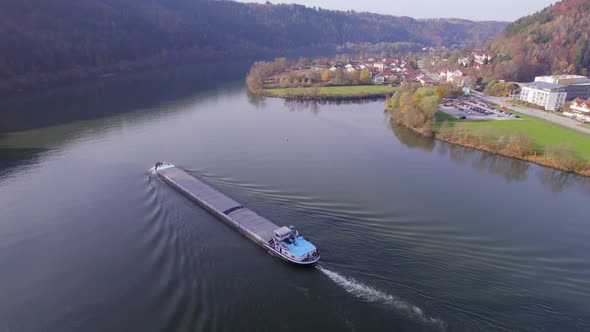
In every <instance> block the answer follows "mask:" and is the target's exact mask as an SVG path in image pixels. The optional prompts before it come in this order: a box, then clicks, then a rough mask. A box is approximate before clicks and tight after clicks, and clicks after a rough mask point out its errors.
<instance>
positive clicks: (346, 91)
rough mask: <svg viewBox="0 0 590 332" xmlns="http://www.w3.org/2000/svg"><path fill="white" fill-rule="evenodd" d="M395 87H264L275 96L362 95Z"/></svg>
mask: <svg viewBox="0 0 590 332" xmlns="http://www.w3.org/2000/svg"><path fill="white" fill-rule="evenodd" d="M394 91H395V88H392V87H389V86H386V85H350V86H327V87H318V88H315V87H307V88H285V89H265V90H264V93H265V94H267V95H272V96H277V97H290V96H293V97H298V96H307V97H363V96H381V95H386V94H392V93H393V92H394Z"/></svg>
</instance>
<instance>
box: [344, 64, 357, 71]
mask: <svg viewBox="0 0 590 332" xmlns="http://www.w3.org/2000/svg"><path fill="white" fill-rule="evenodd" d="M344 70H346V72H347V73H352V72H354V71H357V70H360V68H359V66H357V65H355V64H352V63H349V64H347V65H346V66H344Z"/></svg>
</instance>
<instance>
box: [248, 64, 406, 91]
mask: <svg viewBox="0 0 590 332" xmlns="http://www.w3.org/2000/svg"><path fill="white" fill-rule="evenodd" d="M329 68H330V65H329V60H328V59H316V60H314V61H313V63H312V61H310V60H309V59H306V58H300V59H299V60H298V61H297V62H290V61H288V60H287V59H286V58H277V59H275V60H274V61H270V62H265V61H259V62H256V63H254V65H253V66H252V67H251V68H250V71H249V72H248V74H247V75H246V85H247V86H248V89H249V90H250V91H251V92H253V93H255V94H258V95H263V96H267V97H279V98H284V99H289V100H317V101H339V100H363V99H384V98H388V97H391V96H392V95H393V93H394V92H395V90H396V88H395V87H393V85H386V84H381V83H374V82H373V79H372V78H373V73H372V72H371V70H370V69H368V68H364V69H361V70H352V71H346V70H344V69H343V68H338V69H335V70H330V69H329Z"/></svg>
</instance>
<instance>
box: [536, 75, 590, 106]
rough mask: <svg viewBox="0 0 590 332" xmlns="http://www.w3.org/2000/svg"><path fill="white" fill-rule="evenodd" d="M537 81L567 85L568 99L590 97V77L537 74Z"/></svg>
mask: <svg viewBox="0 0 590 332" xmlns="http://www.w3.org/2000/svg"><path fill="white" fill-rule="evenodd" d="M535 82H547V83H553V84H560V85H564V86H565V91H566V92H567V97H566V98H567V99H568V100H572V99H575V98H581V99H588V98H590V79H589V78H588V77H586V76H580V75H554V76H537V77H535Z"/></svg>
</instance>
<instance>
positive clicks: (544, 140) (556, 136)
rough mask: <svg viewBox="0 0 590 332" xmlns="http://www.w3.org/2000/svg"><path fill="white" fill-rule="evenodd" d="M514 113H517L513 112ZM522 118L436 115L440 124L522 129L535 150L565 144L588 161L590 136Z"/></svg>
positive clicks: (530, 118)
mask: <svg viewBox="0 0 590 332" xmlns="http://www.w3.org/2000/svg"><path fill="white" fill-rule="evenodd" d="M514 113H515V114H518V113H516V112H514ZM518 115H519V116H520V117H522V120H505V121H494V120H490V121H465V120H458V119H456V118H454V117H452V116H450V115H448V114H446V113H444V112H441V111H438V112H437V115H436V120H437V124H438V125H440V123H442V122H443V121H445V120H448V121H449V123H451V125H452V124H453V123H459V122H460V123H462V124H464V125H466V126H470V127H473V128H481V127H494V128H504V129H508V130H513V131H517V130H520V131H523V132H525V133H527V134H528V135H530V136H531V137H532V138H533V139H534V140H535V143H536V150H537V151H538V152H539V153H542V152H543V150H544V147H545V145H559V144H566V145H567V146H569V147H570V148H571V149H572V150H574V151H575V152H576V153H577V154H578V156H579V157H581V158H584V159H586V160H589V161H590V136H587V135H584V134H581V133H578V132H576V131H573V130H570V129H567V128H564V127H560V126H558V125H555V124H552V123H549V122H545V121H542V120H539V119H536V118H534V117H530V116H526V115H523V114H518Z"/></svg>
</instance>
